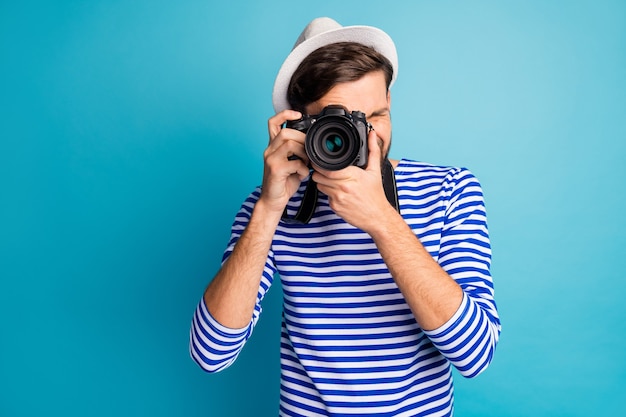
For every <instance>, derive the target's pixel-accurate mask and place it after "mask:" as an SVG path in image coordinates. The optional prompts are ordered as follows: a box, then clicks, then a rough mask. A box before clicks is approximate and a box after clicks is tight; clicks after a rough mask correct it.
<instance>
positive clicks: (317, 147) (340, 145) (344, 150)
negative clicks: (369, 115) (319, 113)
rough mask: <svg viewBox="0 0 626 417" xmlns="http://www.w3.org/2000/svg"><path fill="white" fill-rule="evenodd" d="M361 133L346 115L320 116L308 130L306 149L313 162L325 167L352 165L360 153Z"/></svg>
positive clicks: (341, 167) (328, 168)
mask: <svg viewBox="0 0 626 417" xmlns="http://www.w3.org/2000/svg"><path fill="white" fill-rule="evenodd" d="M359 145H360V140H359V135H358V132H357V131H356V129H355V128H354V126H353V125H352V123H351V122H350V121H349V120H348V119H346V118H345V117H334V116H328V117H324V118H320V119H319V120H318V121H317V122H316V123H315V124H314V125H313V126H311V128H310V129H309V131H308V132H307V136H306V140H305V149H306V152H307V155H308V156H309V159H310V160H311V162H312V163H313V164H315V165H317V166H319V167H321V168H323V169H327V170H333V171H336V170H340V169H343V168H346V167H348V166H350V165H352V164H353V163H354V162H355V160H356V158H357V156H358V153H359Z"/></svg>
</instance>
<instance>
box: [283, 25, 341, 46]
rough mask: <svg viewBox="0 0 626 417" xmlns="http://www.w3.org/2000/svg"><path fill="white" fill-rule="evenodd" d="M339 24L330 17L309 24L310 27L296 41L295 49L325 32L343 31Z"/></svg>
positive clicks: (307, 26)
mask: <svg viewBox="0 0 626 417" xmlns="http://www.w3.org/2000/svg"><path fill="white" fill-rule="evenodd" d="M342 27H343V26H341V25H340V24H339V23H337V22H336V21H335V20H333V19H331V18H330V17H318V18H316V19H313V20H312V21H311V22H309V24H308V25H306V27H305V28H304V30H303V31H302V33H301V34H300V36H298V39H296V43H295V44H294V45H293V48H292V50H293V49H295V48H296V47H297V46H298V45H300V44H301V43H302V42H304V41H306V40H309V39H311V38H313V37H315V36H317V35H320V34H322V33H324V32H330V31H331V30H335V29H341V28H342Z"/></svg>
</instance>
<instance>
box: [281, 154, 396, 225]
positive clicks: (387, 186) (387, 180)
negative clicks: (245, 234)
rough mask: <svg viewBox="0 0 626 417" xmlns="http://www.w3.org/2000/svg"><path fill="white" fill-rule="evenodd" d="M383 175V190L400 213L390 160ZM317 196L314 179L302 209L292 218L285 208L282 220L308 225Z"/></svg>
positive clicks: (304, 196)
mask: <svg viewBox="0 0 626 417" xmlns="http://www.w3.org/2000/svg"><path fill="white" fill-rule="evenodd" d="M381 175H382V177H383V189H384V190H385V196H386V197H387V201H389V204H391V205H392V206H393V208H394V209H396V211H398V213H399V212H400V203H399V201H398V188H397V186H396V176H395V174H394V172H393V165H391V162H390V161H389V159H385V162H383V164H382V172H381ZM317 196H318V191H317V183H316V182H315V181H313V179H312V178H309V182H308V183H307V185H306V189H305V190H304V195H303V196H302V203H300V207H299V208H298V211H297V212H296V215H295V216H294V217H292V218H290V217H289V216H288V215H287V207H285V210H284V212H283V215H282V220H283V221H287V222H292V223H293V222H299V223H304V224H306V223H308V222H309V221H310V220H311V218H312V217H313V213H314V212H315V206H316V203H317Z"/></svg>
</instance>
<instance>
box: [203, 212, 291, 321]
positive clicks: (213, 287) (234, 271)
mask: <svg viewBox="0 0 626 417" xmlns="http://www.w3.org/2000/svg"><path fill="white" fill-rule="evenodd" d="M279 221H280V213H277V212H275V211H272V210H269V209H268V208H267V207H266V206H265V204H264V203H263V201H262V200H259V201H258V202H257V203H256V205H255V207H254V211H253V212H252V216H251V218H250V222H249V223H248V225H247V227H246V230H245V231H244V232H243V234H242V235H241V238H239V241H238V242H237V244H236V246H235V248H234V249H233V252H232V253H231V255H230V256H229V258H228V259H227V260H226V261H225V262H224V264H223V265H222V268H220V270H219V271H218V273H217V274H216V275H215V277H214V278H213V280H212V281H211V283H210V284H209V285H208V287H207V289H206V291H205V293H204V301H205V303H206V305H207V308H208V310H209V312H210V313H211V315H212V316H213V317H214V318H215V320H217V321H218V322H219V323H220V324H222V325H223V326H226V327H229V328H233V329H238V328H242V327H245V326H247V325H248V324H249V323H250V320H251V318H252V314H253V311H254V307H255V304H256V300H257V294H258V292H259V284H260V282H261V277H262V275H263V269H264V266H265V262H266V260H267V255H268V253H269V250H270V247H271V243H272V239H273V236H274V233H275V231H276V226H277V225H278V222H279Z"/></svg>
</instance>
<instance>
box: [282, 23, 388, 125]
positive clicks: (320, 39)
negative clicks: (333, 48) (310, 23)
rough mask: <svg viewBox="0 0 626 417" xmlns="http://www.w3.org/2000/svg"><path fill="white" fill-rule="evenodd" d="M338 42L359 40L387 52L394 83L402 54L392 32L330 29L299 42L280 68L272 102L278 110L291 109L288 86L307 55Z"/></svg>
mask: <svg viewBox="0 0 626 417" xmlns="http://www.w3.org/2000/svg"><path fill="white" fill-rule="evenodd" d="M337 42H356V43H360V44H363V45H366V46H370V47H372V48H374V49H375V50H376V51H377V52H379V53H381V54H382V55H384V56H385V57H386V58H387V59H388V60H389V62H391V66H392V67H393V77H392V79H391V83H390V84H389V87H391V86H392V85H393V83H394V81H395V80H396V77H397V75H398V54H397V52H396V46H395V44H394V43H393V40H392V39H391V37H390V36H389V35H387V34H386V33H385V32H383V31H382V30H380V29H378V28H375V27H372V26H345V27H340V28H337V29H333V30H329V31H326V32H323V33H321V34H319V35H316V36H314V37H312V38H310V39H307V40H305V41H304V42H302V43H301V44H299V45H298V46H296V47H295V48H294V49H293V50H292V51H291V53H290V54H289V56H287V59H285V62H283V65H282V66H281V67H280V70H279V71H278V75H277V76H276V81H275V82H274V91H273V93H272V102H273V104H274V110H275V111H276V113H279V112H281V111H283V110H287V109H289V108H290V107H291V106H290V105H289V101H288V100H287V88H288V87H289V82H290V81H291V77H292V76H293V73H294V72H295V71H296V69H298V66H299V65H300V63H302V61H303V60H304V58H306V57H307V56H308V55H309V54H310V53H311V52H313V51H315V50H316V49H319V48H321V47H322V46H326V45H330V44H333V43H337Z"/></svg>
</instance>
